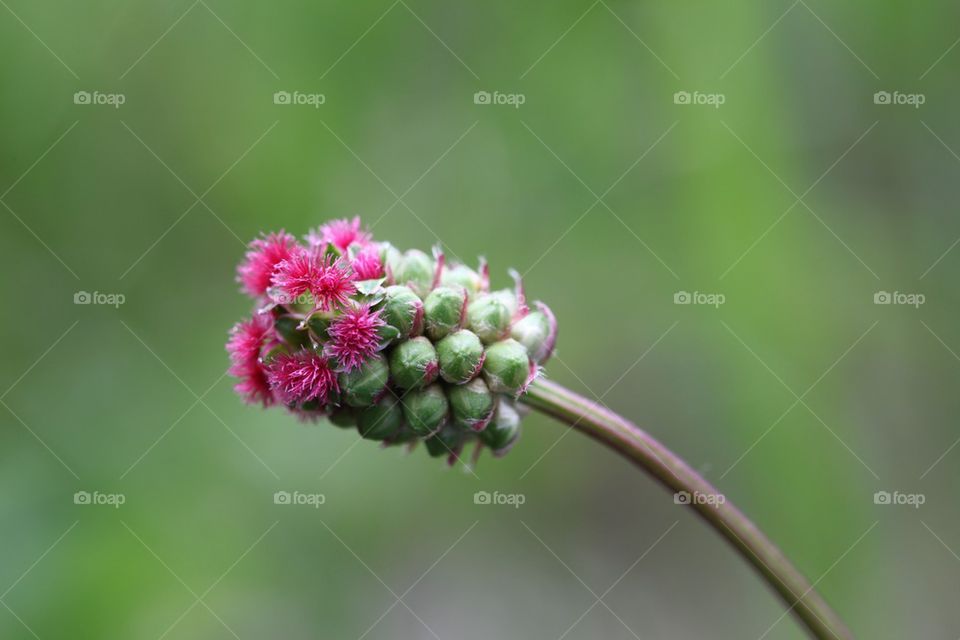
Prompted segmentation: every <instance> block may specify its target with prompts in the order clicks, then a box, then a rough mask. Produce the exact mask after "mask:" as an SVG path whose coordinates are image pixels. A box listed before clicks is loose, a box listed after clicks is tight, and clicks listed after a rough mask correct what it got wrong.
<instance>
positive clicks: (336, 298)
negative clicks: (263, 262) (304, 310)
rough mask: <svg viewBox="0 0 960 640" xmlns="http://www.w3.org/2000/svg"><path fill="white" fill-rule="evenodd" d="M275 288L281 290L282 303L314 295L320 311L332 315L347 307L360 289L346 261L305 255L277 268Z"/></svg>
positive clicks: (282, 263) (306, 252)
mask: <svg viewBox="0 0 960 640" xmlns="http://www.w3.org/2000/svg"><path fill="white" fill-rule="evenodd" d="M273 284H274V285H275V286H277V287H279V288H280V290H281V292H282V294H283V295H282V296H281V298H282V300H277V301H278V302H282V303H288V302H292V301H295V300H297V299H298V298H300V297H301V296H302V295H303V294H304V293H307V292H310V293H311V294H312V295H313V298H314V300H315V302H316V305H317V308H319V309H322V310H323V311H330V310H331V309H336V308H339V307H342V306H344V305H345V304H346V303H347V300H349V298H350V296H352V295H353V294H354V293H356V291H357V289H356V287H355V286H354V284H353V274H352V272H351V270H350V268H349V267H348V266H347V265H346V263H345V262H344V261H343V259H342V258H337V259H336V260H334V259H333V258H332V257H331V256H330V255H321V254H319V253H317V252H315V251H304V252H301V253H300V254H298V255H296V256H294V257H293V258H291V259H289V260H284V261H283V262H281V263H280V264H278V265H277V268H276V270H275V271H274V274H273Z"/></svg>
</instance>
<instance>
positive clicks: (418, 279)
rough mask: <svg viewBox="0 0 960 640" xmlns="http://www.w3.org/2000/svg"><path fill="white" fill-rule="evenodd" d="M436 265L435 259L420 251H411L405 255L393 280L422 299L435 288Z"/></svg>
mask: <svg viewBox="0 0 960 640" xmlns="http://www.w3.org/2000/svg"><path fill="white" fill-rule="evenodd" d="M435 271H436V263H434V261H433V258H431V257H430V256H428V255H427V254H425V253H424V252H423V251H420V250H418V249H410V250H409V251H407V252H406V253H405V254H403V260H402V261H401V262H400V264H399V266H398V267H397V270H396V271H395V272H394V274H393V279H394V280H395V281H396V283H397V284H400V285H407V286H408V287H410V288H411V289H413V291H414V293H416V294H417V295H419V296H420V297H421V298H422V297H423V296H425V295H427V293H428V292H429V291H430V289H431V288H432V287H433V276H434V272H435Z"/></svg>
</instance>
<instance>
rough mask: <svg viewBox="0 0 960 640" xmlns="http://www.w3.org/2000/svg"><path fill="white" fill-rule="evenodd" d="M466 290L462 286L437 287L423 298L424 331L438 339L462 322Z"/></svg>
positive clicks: (432, 338)
mask: <svg viewBox="0 0 960 640" xmlns="http://www.w3.org/2000/svg"><path fill="white" fill-rule="evenodd" d="M466 307H467V291H466V289H464V288H463V287H437V288H436V289H434V290H433V291H431V292H430V293H429V294H428V295H427V297H426V298H424V300H423V324H424V333H426V334H427V336H429V338H430V339H431V340H434V341H436V340H440V339H441V338H443V337H445V336H446V335H448V334H449V333H450V332H452V331H456V330H457V329H459V328H460V326H461V325H462V324H463V320H464V316H465V315H466Z"/></svg>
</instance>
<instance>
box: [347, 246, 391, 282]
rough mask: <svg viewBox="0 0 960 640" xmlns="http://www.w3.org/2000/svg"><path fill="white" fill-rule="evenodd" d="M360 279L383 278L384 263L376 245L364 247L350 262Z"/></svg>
mask: <svg viewBox="0 0 960 640" xmlns="http://www.w3.org/2000/svg"><path fill="white" fill-rule="evenodd" d="M350 266H352V267H353V272H354V273H355V274H356V276H357V279H358V280H374V279H376V278H382V277H383V275H384V273H383V263H382V262H381V261H380V254H379V252H378V251H377V250H376V249H375V248H374V247H364V248H363V249H361V250H360V252H359V253H358V254H357V256H356V257H355V258H354V259H353V262H352V263H350Z"/></svg>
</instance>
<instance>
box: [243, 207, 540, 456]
mask: <svg viewBox="0 0 960 640" xmlns="http://www.w3.org/2000/svg"><path fill="white" fill-rule="evenodd" d="M237 273H238V279H239V280H240V282H241V283H242V286H243V289H244V291H246V292H247V293H249V294H250V295H252V296H253V297H254V298H255V303H256V307H257V308H258V309H259V311H258V312H257V313H255V314H254V315H253V316H252V317H250V318H248V319H246V320H244V321H242V322H240V323H238V324H237V325H236V326H235V327H234V328H233V330H232V331H231V332H230V339H229V340H228V342H227V351H228V353H229V354H230V369H229V372H230V374H231V375H233V376H235V377H236V378H238V382H237V384H236V386H235V387H234V388H235V390H236V391H237V393H239V394H240V395H241V396H242V397H243V399H244V400H245V401H247V402H250V403H258V404H262V405H264V406H265V407H267V406H271V405H281V406H283V407H285V408H286V409H287V410H288V411H289V412H290V413H291V414H293V415H295V416H297V417H299V418H300V420H302V421H304V422H318V421H321V420H326V421H329V422H330V423H331V424H334V425H336V426H338V427H342V428H347V427H354V426H355V427H357V428H358V429H359V430H360V435H361V436H362V437H363V438H367V439H371V440H378V441H382V442H384V443H385V444H387V445H402V444H406V445H409V446H410V447H412V446H413V445H414V444H415V443H416V442H417V441H423V442H424V445H425V448H426V450H427V453H429V455H431V456H434V457H439V456H445V455H447V454H450V456H449V458H448V461H449V462H450V463H451V464H453V463H454V462H456V461H458V460H461V458H460V455H461V453H462V451H463V449H464V447H465V446H467V445H470V444H475V445H477V447H476V449H475V453H474V455H473V460H474V461H475V460H476V459H477V456H478V455H479V453H480V451H481V449H484V448H486V449H489V450H492V451H493V452H494V453H495V454H496V455H502V454H503V453H506V451H508V450H509V449H510V447H511V446H512V445H513V443H515V442H516V441H517V437H518V436H519V435H520V416H521V414H520V413H519V409H518V408H515V407H514V402H515V401H517V400H519V399H520V398H522V397H523V396H524V394H525V393H527V389H528V387H529V385H530V384H531V383H532V382H533V381H534V380H535V379H536V378H537V377H538V376H540V375H542V369H541V365H542V364H543V363H544V362H545V361H546V360H547V359H548V358H549V357H550V355H551V353H552V351H553V348H554V345H555V343H556V337H557V323H556V319H555V318H554V317H553V313H552V312H551V311H550V309H549V307H547V306H546V305H545V304H543V303H541V302H538V301H533V302H531V303H528V302H527V297H526V292H525V291H524V286H523V282H522V281H521V279H520V276H519V275H518V274H517V273H516V272H515V271H511V272H510V274H511V275H512V276H513V279H514V283H515V284H514V287H513V288H512V289H500V290H491V288H490V275H489V269H488V267H487V264H486V261H484V260H483V259H481V261H480V266H479V268H478V269H477V270H474V269H471V268H469V267H467V266H465V265H463V264H460V263H456V264H451V263H448V262H447V261H446V259H445V257H444V254H443V252H442V251H441V250H440V249H439V247H436V248H434V250H433V254H432V255H431V254H429V253H427V252H424V251H421V250H419V249H409V250H407V251H401V250H400V249H398V248H396V247H394V246H393V245H391V244H390V243H389V242H376V241H374V239H373V238H372V237H371V235H370V233H368V232H367V231H365V230H364V229H363V227H362V226H361V223H360V219H359V218H353V219H341V220H333V221H330V222H327V223H325V224H322V225H320V226H319V227H317V228H316V229H314V230H312V231H311V232H310V234H309V235H308V236H307V238H306V242H304V243H297V241H296V240H294V238H293V236H291V235H290V234H287V233H285V232H283V231H280V232H279V233H272V234H269V235H263V236H261V237H259V238H257V239H256V240H254V241H253V242H251V243H250V246H249V249H248V250H247V252H246V255H245V257H244V259H243V261H242V264H241V265H240V267H239V268H238V270H237ZM469 464H472V463H469Z"/></svg>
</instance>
